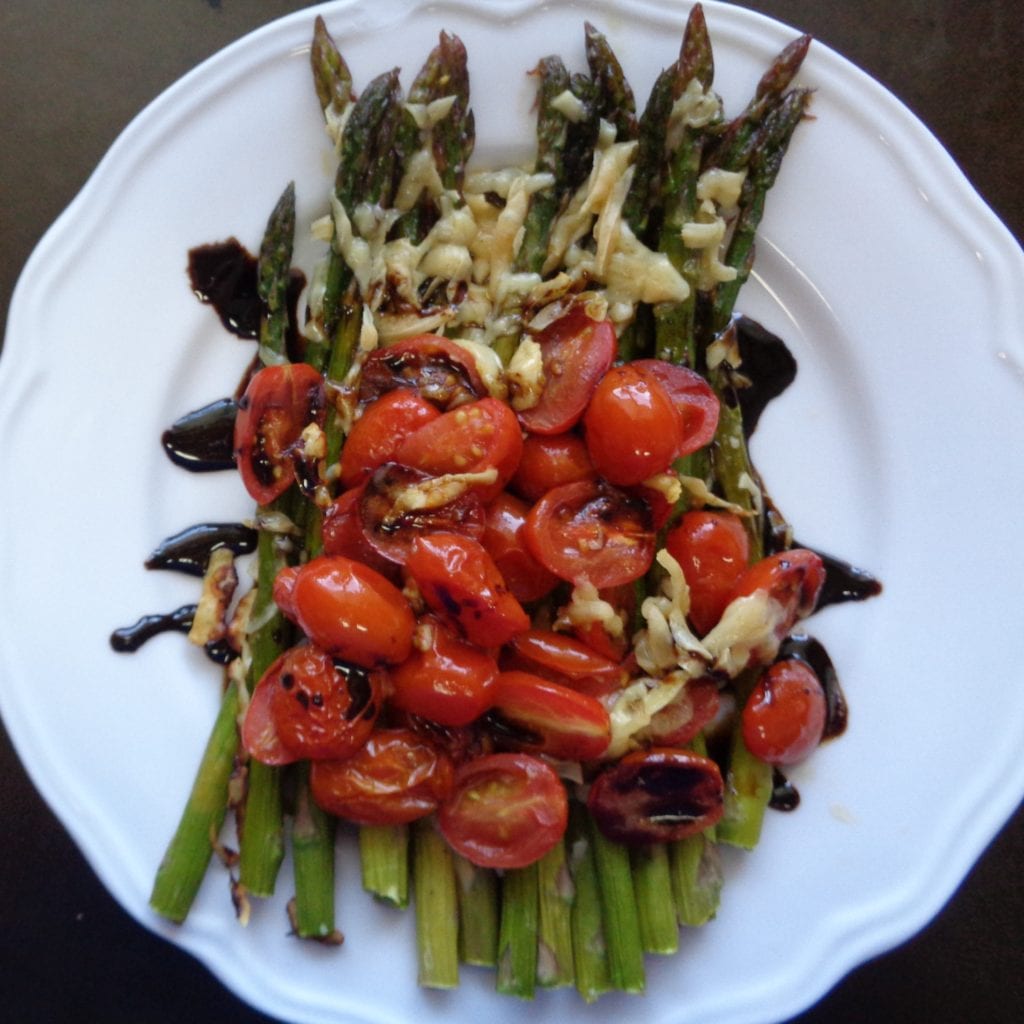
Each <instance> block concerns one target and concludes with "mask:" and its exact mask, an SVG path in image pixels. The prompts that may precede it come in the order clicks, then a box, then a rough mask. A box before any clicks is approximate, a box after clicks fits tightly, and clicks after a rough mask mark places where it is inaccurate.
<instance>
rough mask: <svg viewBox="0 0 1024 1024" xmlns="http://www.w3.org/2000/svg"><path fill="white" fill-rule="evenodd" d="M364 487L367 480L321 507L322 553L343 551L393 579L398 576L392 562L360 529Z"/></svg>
mask: <svg viewBox="0 0 1024 1024" xmlns="http://www.w3.org/2000/svg"><path fill="white" fill-rule="evenodd" d="M365 490H366V484H365V483H363V484H361V485H359V486H358V487H353V488H352V489H351V490H348V491H345V492H344V493H343V494H340V495H339V496H338V497H337V498H335V500H334V501H333V502H331V504H330V505H329V506H328V507H327V509H326V510H325V511H324V518H323V528H322V531H321V537H322V544H323V554H325V555H344V556H345V557H346V558H351V559H352V560H353V561H356V562H362V563H364V564H365V565H368V566H369V567H370V568H371V569H376V570H377V572H379V573H380V574H381V575H382V576H384V577H386V578H387V579H389V580H391V582H392V583H394V582H396V580H397V579H398V573H397V571H396V566H395V563H393V562H390V561H388V559H386V558H384V556H383V555H381V554H380V553H378V552H377V551H376V550H375V548H374V547H373V545H372V544H370V542H369V540H367V537H366V533H365V532H364V531H363V522H362V516H361V506H360V503H361V501H362V499H363V493H364V491H365Z"/></svg>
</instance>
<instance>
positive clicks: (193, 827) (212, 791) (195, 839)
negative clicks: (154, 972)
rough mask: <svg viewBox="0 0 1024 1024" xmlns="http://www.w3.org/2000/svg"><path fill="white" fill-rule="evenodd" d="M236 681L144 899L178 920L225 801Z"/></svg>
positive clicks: (197, 881) (234, 750)
mask: <svg viewBox="0 0 1024 1024" xmlns="http://www.w3.org/2000/svg"><path fill="white" fill-rule="evenodd" d="M240 707H241V699H240V697H239V692H238V684H236V683H235V682H234V681H233V680H229V682H228V685H227V688H226V689H225V691H224V696H223V697H222V698H221V703H220V710H219V712H218V713H217V719H216V721H215V722H214V725H213V730H212V732H211V733H210V738H209V740H208V741H207V744H206V749H205V750H204V752H203V757H202V760H201V761H200V763H199V770H198V772H197V773H196V778H195V782H194V783H193V785H192V792H191V793H190V794H189V798H188V801H187V803H186V804H185V809H184V811H183V813H182V816H181V820H180V821H179V823H178V827H177V829H176V830H175V833H174V837H173V838H172V839H171V842H170V844H169V845H168V847H167V852H166V853H165V854H164V857H163V860H162V861H161V862H160V867H159V869H158V870H157V874H156V880H155V882H154V883H153V891H152V893H151V894H150V897H149V905H150V906H151V907H152V908H153V910H155V911H156V912H157V913H158V914H160V915H161V916H162V917H166V918H167V919H168V920H170V921H174V922H176V923H178V924H180V923H181V922H182V921H184V920H185V918H186V916H187V915H188V912H189V909H190V908H191V906H192V903H193V901H194V900H195V897H196V894H197V893H198V892H199V886H200V885H201V884H202V881H203V876H204V875H205V874H206V868H207V865H208V864H209V863H210V856H211V854H212V853H213V846H214V842H215V841H216V839H217V836H218V835H219V834H220V830H221V826H222V825H223V824H224V817H225V815H226V814H227V806H228V796H227V794H228V783H229V781H230V779H231V773H232V770H233V768H234V764H235V758H236V756H237V754H238V727H237V724H236V723H237V719H238V712H239V708H240Z"/></svg>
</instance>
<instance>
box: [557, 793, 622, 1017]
mask: <svg viewBox="0 0 1024 1024" xmlns="http://www.w3.org/2000/svg"><path fill="white" fill-rule="evenodd" d="M566 840H567V848H568V853H569V867H570V871H571V873H572V881H573V889H574V895H573V903H572V912H571V915H570V923H571V925H572V958H573V973H574V974H575V977H576V991H577V992H579V994H580V996H582V998H583V999H584V1001H586V1002H588V1003H592V1002H594V1000H596V999H597V998H598V997H599V996H601V995H603V994H604V993H605V992H609V991H611V988H612V981H611V974H610V972H609V968H608V949H607V946H606V944H605V940H604V923H603V920H602V913H601V883H600V879H599V878H598V874H597V862H596V858H595V856H594V844H593V842H592V841H591V838H590V829H589V826H588V824H587V812H586V810H585V809H584V808H583V807H582V806H581V805H580V804H578V803H576V802H575V801H574V802H572V803H571V804H570V806H569V828H568V832H567V834H566Z"/></svg>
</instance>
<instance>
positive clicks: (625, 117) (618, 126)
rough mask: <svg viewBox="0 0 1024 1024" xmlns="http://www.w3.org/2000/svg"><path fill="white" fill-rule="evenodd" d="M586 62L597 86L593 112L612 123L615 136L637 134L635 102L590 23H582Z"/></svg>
mask: <svg viewBox="0 0 1024 1024" xmlns="http://www.w3.org/2000/svg"><path fill="white" fill-rule="evenodd" d="M584 33H585V40H586V52H587V65H588V66H589V68H590V75H591V77H592V78H593V80H594V82H595V84H596V86H597V90H596V93H597V104H596V105H597V115H598V116H599V117H601V118H603V119H604V120H605V121H608V122H609V123H610V124H612V125H614V126H615V138H616V141H618V142H626V141H628V140H629V139H635V138H636V137H637V134H638V131H639V128H638V125H637V119H636V101H635V100H634V99H633V90H632V88H630V85H629V82H628V81H627V80H626V76H625V74H624V73H623V71H622V65H621V64H619V60H618V58H617V57H616V56H615V53H614V51H613V50H612V48H611V45H610V44H609V42H608V40H607V38H605V36H604V35H603V34H602V33H601V32H599V31H598V30H597V29H596V28H594V26H593V25H591V24H590V22H586V23H585V25H584Z"/></svg>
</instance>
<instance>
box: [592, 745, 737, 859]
mask: <svg viewBox="0 0 1024 1024" xmlns="http://www.w3.org/2000/svg"><path fill="white" fill-rule="evenodd" d="M724 798H725V789H724V786H723V784H722V775H721V772H720V771H719V770H718V765H717V764H715V762H714V761H712V760H711V759H710V758H707V757H701V756H700V755H699V754H694V753H692V752H691V751H688V750H678V749H676V748H674V747H652V748H651V749H650V750H638V751H636V752H634V753H632V754H627V755H626V756H625V757H624V758H622V760H621V761H619V762H617V763H616V764H614V765H612V766H611V767H610V768H608V769H607V770H605V771H603V772H602V773H601V774H600V775H598V776H597V778H596V779H594V781H593V782H592V783H591V785H590V793H589V794H588V796H587V807H588V808H589V809H590V813H591V814H592V815H593V817H594V821H595V822H596V823H597V827H598V828H599V829H600V830H601V831H602V832H603V833H604V835H606V836H607V837H608V838H609V839H611V840H612V841H613V842H617V843H630V844H640V843H664V842H673V841H674V840H676V839H685V838H686V837H687V836H692V835H695V834H696V833H698V832H703V831H704V829H706V828H707V827H708V826H710V825H714V824H715V823H716V822H717V821H718V820H719V819H720V818H721V817H722V811H723V809H724Z"/></svg>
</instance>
